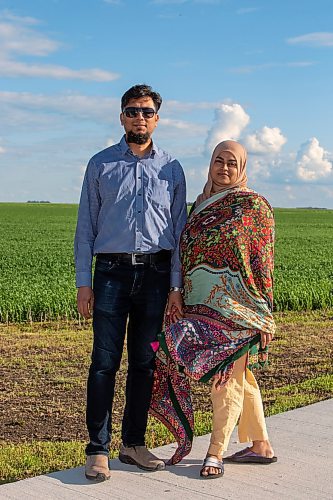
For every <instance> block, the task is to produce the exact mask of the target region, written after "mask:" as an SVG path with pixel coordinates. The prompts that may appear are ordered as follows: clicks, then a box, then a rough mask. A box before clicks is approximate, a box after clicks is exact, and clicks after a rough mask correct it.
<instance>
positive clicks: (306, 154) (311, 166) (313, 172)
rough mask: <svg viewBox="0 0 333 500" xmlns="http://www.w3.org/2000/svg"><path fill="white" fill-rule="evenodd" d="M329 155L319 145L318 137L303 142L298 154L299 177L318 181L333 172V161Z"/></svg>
mask: <svg viewBox="0 0 333 500" xmlns="http://www.w3.org/2000/svg"><path fill="white" fill-rule="evenodd" d="M327 156H328V153H327V151H325V150H324V148H322V147H321V146H320V145H319V141H318V139H316V137H312V138H311V139H309V140H308V141H307V142H306V143H304V144H302V145H301V147H300V150H299V152H298V154H297V175H298V177H299V178H300V179H302V180H304V181H316V180H318V179H320V178H321V177H327V176H328V175H330V174H332V162H330V161H329V160H328V159H327Z"/></svg>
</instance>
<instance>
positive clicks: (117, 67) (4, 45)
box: [0, 0, 333, 208]
mask: <svg viewBox="0 0 333 500" xmlns="http://www.w3.org/2000/svg"><path fill="white" fill-rule="evenodd" d="M332 22H333V2H332V1H331V0H317V1H316V2H315V3H313V2H312V1H308V0H303V1H302V0H280V1H277V0H276V1H273V0H272V1H267V0H265V1H264V0H253V1H247V0H244V1H238V0H143V1H139V0H136V1H135V0H0V114H1V120H0V176H1V182H0V201H27V200H31V199H35V200H40V199H46V200H50V201H53V202H70V203H72V202H73V203H76V202H78V199H79V195H80V189H81V183H82V177H83V174H84V169H85V166H86V164H87V162H88V160H89V158H90V157H91V156H92V155H93V154H94V153H95V152H97V151H98V150H100V149H103V148H105V147H106V146H108V145H111V144H113V143H116V142H118V141H119V139H120V138H121V136H122V128H121V127H120V125H119V111H120V110H119V101H120V98H121V95H122V94H123V93H124V92H125V91H126V90H127V89H128V88H129V87H130V86H132V85H134V84H136V83H143V82H145V83H148V84H150V85H152V86H153V87H154V88H155V89H156V90H158V91H159V92H160V93H161V95H162V97H163V104H162V108H161V110H160V122H159V125H158V128H157V130H156V132H155V134H154V140H155V141H156V142H157V143H158V144H159V145H160V146H161V147H163V148H164V149H166V150H168V151H169V152H170V153H172V154H173V155H174V156H176V157H177V158H178V159H179V160H180V161H181V163H182V165H183V167H184V170H185V174H186V178H187V184H188V199H189V200H190V201H192V200H193V199H195V197H196V195H197V194H198V193H199V192H200V191H201V190H202V186H203V184H204V183H205V179H206V175H207V167H208V165H209V160H210V155H211V152H212V149H213V147H214V146H215V145H216V143H217V142H219V141H221V140H223V139H235V140H239V141H240V142H242V143H243V144H244V145H245V146H246V147H247V149H248V152H249V159H248V176H249V185H250V187H253V188H254V189H256V190H257V191H259V192H261V193H262V194H264V195H265V196H267V197H268V199H269V200H270V201H271V203H272V204H273V206H283V207H297V206H320V207H327V208H333V169H332V163H333V134H332V120H333V119H332V117H333V97H332V88H333V24H332Z"/></svg>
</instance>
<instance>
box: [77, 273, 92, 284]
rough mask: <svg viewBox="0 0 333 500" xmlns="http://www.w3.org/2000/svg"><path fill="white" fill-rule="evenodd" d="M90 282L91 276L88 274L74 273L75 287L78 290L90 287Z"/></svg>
mask: <svg viewBox="0 0 333 500" xmlns="http://www.w3.org/2000/svg"><path fill="white" fill-rule="evenodd" d="M91 282H92V274H91V273H89V272H79V273H76V287H77V288H80V287H81V286H89V287H91Z"/></svg>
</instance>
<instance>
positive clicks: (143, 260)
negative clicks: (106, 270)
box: [96, 250, 171, 266]
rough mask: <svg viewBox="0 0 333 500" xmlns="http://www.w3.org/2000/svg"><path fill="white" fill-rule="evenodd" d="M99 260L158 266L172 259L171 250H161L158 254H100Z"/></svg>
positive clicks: (98, 255)
mask: <svg viewBox="0 0 333 500" xmlns="http://www.w3.org/2000/svg"><path fill="white" fill-rule="evenodd" d="M96 258H97V260H108V261H113V262H114V261H118V262H126V263H127V264H132V265H133V266H135V265H138V264H156V263H157V262H166V261H168V260H170V259H171V251H170V250H160V251H159V252H156V253H98V254H97V256H96Z"/></svg>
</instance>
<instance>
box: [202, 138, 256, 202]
mask: <svg viewBox="0 0 333 500" xmlns="http://www.w3.org/2000/svg"><path fill="white" fill-rule="evenodd" d="M222 151H229V152H230V153H232V154H233V155H234V157H235V158H236V160H237V179H236V181H235V182H234V183H233V184H228V186H219V185H217V184H214V183H213V179H212V176H211V169H212V166H213V165H214V163H215V160H216V158H217V157H218V156H219V154H220V153H221V152H222ZM246 159H247V153H246V150H245V148H244V147H243V146H242V145H241V144H239V142H236V141H223V142H220V144H218V145H217V146H216V148H215V149H214V151H213V154H212V159H211V160H210V165H209V171H208V180H207V182H206V184H205V187H204V189H203V192H202V193H201V194H199V196H198V198H197V200H196V202H195V203H196V206H198V205H199V204H200V203H202V202H203V201H205V200H207V198H210V197H211V196H213V195H214V194H216V193H221V192H222V191H226V190H227V189H231V188H234V187H246V185H247V176H246Z"/></svg>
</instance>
